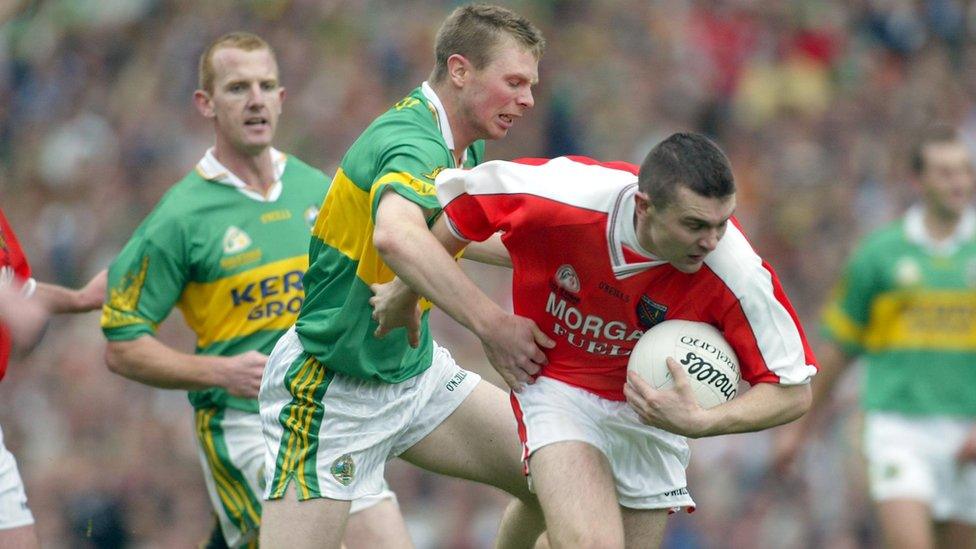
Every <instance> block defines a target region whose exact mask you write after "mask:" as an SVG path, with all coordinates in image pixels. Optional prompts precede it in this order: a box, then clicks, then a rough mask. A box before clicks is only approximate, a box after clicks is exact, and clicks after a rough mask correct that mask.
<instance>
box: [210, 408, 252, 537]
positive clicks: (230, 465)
mask: <svg viewBox="0 0 976 549" xmlns="http://www.w3.org/2000/svg"><path fill="white" fill-rule="evenodd" d="M194 416H195V424H196V425H195V426H196V434H197V445H198V451H199V456H200V463H201V466H202V468H203V472H204V481H205V484H206V486H207V493H208V494H209V496H210V503H211V505H212V507H213V509H214V512H215V513H216V514H217V518H218V521H219V523H220V529H221V531H222V532H223V535H224V539H225V540H226V541H227V545H228V546H230V547H238V546H241V545H243V544H246V543H247V542H249V541H251V540H252V539H255V538H256V537H257V529H258V527H259V525H260V523H261V499H260V494H261V489H262V487H263V486H264V437H263V435H262V434H261V419H260V417H259V416H258V414H256V413H252V412H244V411H241V410H234V409H229V408H223V409H222V408H201V409H198V410H196V411H195V412H194Z"/></svg>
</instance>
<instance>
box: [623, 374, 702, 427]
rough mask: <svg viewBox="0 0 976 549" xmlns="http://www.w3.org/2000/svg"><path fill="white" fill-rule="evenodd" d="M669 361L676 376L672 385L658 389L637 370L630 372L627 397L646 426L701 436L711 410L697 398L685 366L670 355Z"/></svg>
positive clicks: (626, 387) (625, 389) (626, 386)
mask: <svg viewBox="0 0 976 549" xmlns="http://www.w3.org/2000/svg"><path fill="white" fill-rule="evenodd" d="M667 364H668V370H670V371H671V376H672V377H673V378H674V387H673V388H671V389H655V388H654V387H651V385H650V384H649V383H647V382H646V381H644V379H643V378H642V377H641V376H640V375H639V374H638V373H637V372H627V383H625V384H624V396H626V397H627V402H628V403H629V404H630V406H631V407H632V408H633V409H634V411H635V412H637V416H638V417H640V420H641V421H642V422H644V423H646V424H647V425H650V426H652V427H657V428H659V429H664V430H665V431H668V432H671V433H674V434H677V435H683V436H686V437H691V438H695V437H698V436H700V433H702V432H703V428H704V425H705V415H706V414H707V413H708V411H707V410H705V409H704V408H702V407H701V406H699V405H698V401H697V400H695V394H694V393H693V392H692V390H691V384H690V382H689V381H688V374H687V373H686V372H685V370H684V368H682V367H681V366H680V365H679V364H678V363H677V362H675V360H674V359H673V358H670V357H668V361H667Z"/></svg>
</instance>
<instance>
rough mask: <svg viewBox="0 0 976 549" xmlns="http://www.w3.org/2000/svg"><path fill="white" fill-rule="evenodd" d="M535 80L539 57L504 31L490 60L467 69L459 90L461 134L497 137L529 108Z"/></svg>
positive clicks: (499, 137)
mask: <svg viewBox="0 0 976 549" xmlns="http://www.w3.org/2000/svg"><path fill="white" fill-rule="evenodd" d="M538 81H539V61H538V60H537V59H536V58H535V55H534V54H533V53H532V52H531V51H529V50H527V49H525V48H523V47H522V46H521V45H520V44H519V43H518V42H516V41H515V39H514V38H512V37H510V36H508V35H504V36H502V37H501V39H500V40H499V43H498V44H497V45H496V46H495V52H494V55H493V56H492V59H491V61H490V62H488V64H487V65H485V66H484V67H482V68H481V69H474V68H473V67H472V68H471V70H470V74H469V77H468V78H467V79H466V81H465V85H464V88H462V90H461V96H460V98H461V107H462V118H463V125H464V126H465V127H464V128H460V132H459V133H460V134H461V136H462V137H463V136H469V137H470V138H471V140H475V139H501V138H502V137H505V135H507V134H508V130H509V128H511V127H512V125H513V124H515V121H516V120H518V119H519V118H521V117H522V115H523V114H524V113H525V111H527V110H529V109H531V108H532V106H533V105H534V104H535V99H534V98H533V97H532V86H533V85H535V84H536V82H538Z"/></svg>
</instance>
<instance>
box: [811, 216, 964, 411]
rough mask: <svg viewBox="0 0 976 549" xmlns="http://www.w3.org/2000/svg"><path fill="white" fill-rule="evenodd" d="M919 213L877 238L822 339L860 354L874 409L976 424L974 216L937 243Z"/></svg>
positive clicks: (844, 284)
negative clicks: (973, 418)
mask: <svg viewBox="0 0 976 549" xmlns="http://www.w3.org/2000/svg"><path fill="white" fill-rule="evenodd" d="M922 215H923V214H922V210H921V208H919V207H916V208H913V209H911V210H909V212H908V214H907V215H906V216H905V218H904V220H903V221H900V222H897V223H893V224H891V225H889V226H887V227H885V228H883V229H881V230H879V231H878V232H876V233H874V234H872V235H870V236H869V237H868V238H866V239H865V241H864V242H863V243H862V244H861V246H860V247H859V248H858V249H857V250H856V251H855V253H854V254H853V256H852V257H851V259H850V261H849V263H848V265H847V268H846V271H845V273H844V275H843V278H842V279H841V281H840V283H839V284H838V287H837V288H836V289H835V292H834V298H833V300H832V302H831V303H830V304H829V305H828V306H827V308H826V310H825V312H824V319H823V320H824V321H823V332H824V335H825V336H826V337H827V338H828V339H831V340H833V341H835V342H836V343H838V344H840V345H841V346H842V347H843V348H844V349H845V350H846V351H847V352H848V353H851V354H863V357H864V359H865V362H866V365H867V369H866V378H865V380H864V386H863V388H862V402H863V405H864V407H865V408H866V409H868V410H885V411H893V412H901V413H906V414H925V415H934V414H939V415H943V414H945V415H958V416H976V390H974V387H976V238H974V237H976V214H974V213H973V212H968V213H967V214H966V216H965V217H964V218H963V220H962V222H961V223H960V226H959V228H958V230H957V232H956V235H955V236H954V237H952V238H951V239H950V240H949V241H946V242H943V243H933V242H931V241H930V238H929V237H928V236H927V233H926V231H925V228H924V225H923V222H922Z"/></svg>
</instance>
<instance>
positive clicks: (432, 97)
mask: <svg viewBox="0 0 976 549" xmlns="http://www.w3.org/2000/svg"><path fill="white" fill-rule="evenodd" d="M420 91H421V92H423V94H424V97H426V98H427V100H428V101H430V104H431V105H433V106H434V110H435V111H436V112H437V127H438V128H440V130H441V135H442V136H444V143H446V144H447V148H448V149H449V150H450V151H451V153H454V132H452V131H451V122H450V121H449V120H448V119H447V111H446V110H444V104H443V103H441V98H440V97H437V93H436V92H434V88H432V87H430V84H428V83H427V81H426V80H424V83H423V84H421V85H420ZM467 159H468V149H464V152H462V153H461V164H462V165H464V162H465V161H466V160H467ZM458 167H461V166H458Z"/></svg>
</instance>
